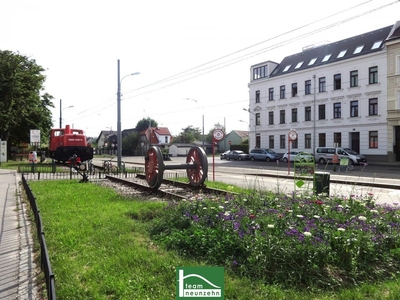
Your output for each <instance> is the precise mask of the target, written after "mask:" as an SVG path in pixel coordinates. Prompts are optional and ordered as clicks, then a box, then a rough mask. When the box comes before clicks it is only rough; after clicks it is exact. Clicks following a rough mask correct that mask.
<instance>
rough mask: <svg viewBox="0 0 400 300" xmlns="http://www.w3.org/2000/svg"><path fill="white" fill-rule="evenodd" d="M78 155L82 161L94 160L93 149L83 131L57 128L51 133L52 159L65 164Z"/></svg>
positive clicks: (68, 127) (66, 127) (67, 126)
mask: <svg viewBox="0 0 400 300" xmlns="http://www.w3.org/2000/svg"><path fill="white" fill-rule="evenodd" d="M74 155H76V156H77V157H79V159H80V160H81V161H86V160H90V159H93V148H92V146H91V145H90V144H88V143H87V141H86V135H85V133H84V132H83V130H82V129H75V128H72V129H71V128H70V126H69V125H66V126H65V128H56V129H52V130H51V131H50V157H51V158H53V159H55V160H57V161H58V162H61V163H64V162H66V161H68V160H69V159H70V158H71V157H73V156H74Z"/></svg>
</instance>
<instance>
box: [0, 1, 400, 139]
mask: <svg viewBox="0 0 400 300" xmlns="http://www.w3.org/2000/svg"><path fill="white" fill-rule="evenodd" d="M0 12H1V17H0V28H1V30H0V49H1V50H3V51H4V50H10V51H13V52H16V53H20V54H22V55H25V56H27V57H29V58H30V59H34V60H35V61H36V63H37V64H38V65H40V66H42V67H43V68H44V69H45V70H46V71H45V72H44V75H45V76H46V82H45V84H44V91H43V93H44V92H47V93H49V94H50V95H52V96H53V97H54V101H53V103H54V106H55V107H54V109H52V114H53V116H52V119H53V125H54V127H56V128H58V127H59V124H60V111H61V117H62V125H63V127H64V126H65V125H66V124H69V125H71V126H72V127H73V128H79V129H83V130H85V132H86V134H87V135H88V136H91V137H95V138H97V137H98V136H99V134H100V131H101V130H114V131H116V130H117V91H118V67H117V66H118V60H119V61H120V73H119V74H120V78H121V81H120V83H121V94H122V96H121V124H122V129H123V130H124V129H129V128H134V127H135V126H136V124H137V122H138V121H139V120H141V119H143V118H147V117H150V118H151V119H153V120H155V121H157V122H158V125H159V126H161V127H168V128H169V130H170V132H171V133H172V135H178V134H179V133H180V132H181V131H182V129H183V128H186V127H188V126H193V127H197V128H199V129H200V130H202V129H203V127H204V132H205V133H206V134H207V133H208V132H209V131H210V130H211V129H213V128H214V126H215V124H221V125H222V126H224V127H225V128H226V133H229V132H230V131H232V130H248V129H249V122H250V121H251V118H252V117H253V116H252V115H251V114H249V113H248V112H246V111H245V110H244V109H247V108H248V106H249V89H248V83H249V81H250V67H251V66H252V65H254V64H257V63H261V62H264V61H268V60H271V61H274V62H277V63H280V62H281V61H282V60H283V58H284V57H285V56H287V55H292V54H295V53H299V52H301V51H302V49H303V48H304V47H306V46H309V45H318V44H322V43H329V42H335V41H338V40H341V39H345V38H348V37H351V36H354V35H358V34H362V33H366V32H368V31H371V30H375V29H379V28H382V27H385V26H389V25H393V24H394V23H395V22H396V21H399V20H400V1H395V0H371V1H365V0H352V1H348V0H346V1H345V0H336V1H320V0H304V1H298V0H287V1H266V0H248V1H238V0H202V1H197V0H196V1H195V0H79V1H77V0H68V1H64V0H1V1H0ZM136 72H138V73H140V74H137V75H132V76H130V75H129V74H132V73H136ZM60 104H61V105H60ZM60 107H61V109H60ZM203 120H204V121H203ZM32 129H34V128H32Z"/></svg>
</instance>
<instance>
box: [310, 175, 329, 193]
mask: <svg viewBox="0 0 400 300" xmlns="http://www.w3.org/2000/svg"><path fill="white" fill-rule="evenodd" d="M330 177H331V174H330V173H329V172H315V173H314V191H315V193H316V194H317V195H318V194H321V193H325V194H327V195H328V196H329V183H330Z"/></svg>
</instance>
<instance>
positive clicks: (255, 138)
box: [243, 108, 258, 148]
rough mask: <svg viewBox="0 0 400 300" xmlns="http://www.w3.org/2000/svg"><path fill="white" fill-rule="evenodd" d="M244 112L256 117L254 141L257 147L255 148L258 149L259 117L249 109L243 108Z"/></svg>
mask: <svg viewBox="0 0 400 300" xmlns="http://www.w3.org/2000/svg"><path fill="white" fill-rule="evenodd" d="M243 110H244V111H247V112H248V113H250V114H252V115H254V117H255V118H256V119H255V120H254V141H255V143H254V146H255V148H257V147H258V146H257V115H256V114H255V113H253V112H252V111H250V109H248V108H243ZM249 127H250V125H249Z"/></svg>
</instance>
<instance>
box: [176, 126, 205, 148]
mask: <svg viewBox="0 0 400 300" xmlns="http://www.w3.org/2000/svg"><path fill="white" fill-rule="evenodd" d="M201 140H202V133H201V130H200V128H194V127H193V126H188V127H186V128H182V132H181V133H180V134H179V135H178V136H176V137H174V142H175V143H185V144H190V143H192V142H194V141H201Z"/></svg>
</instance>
